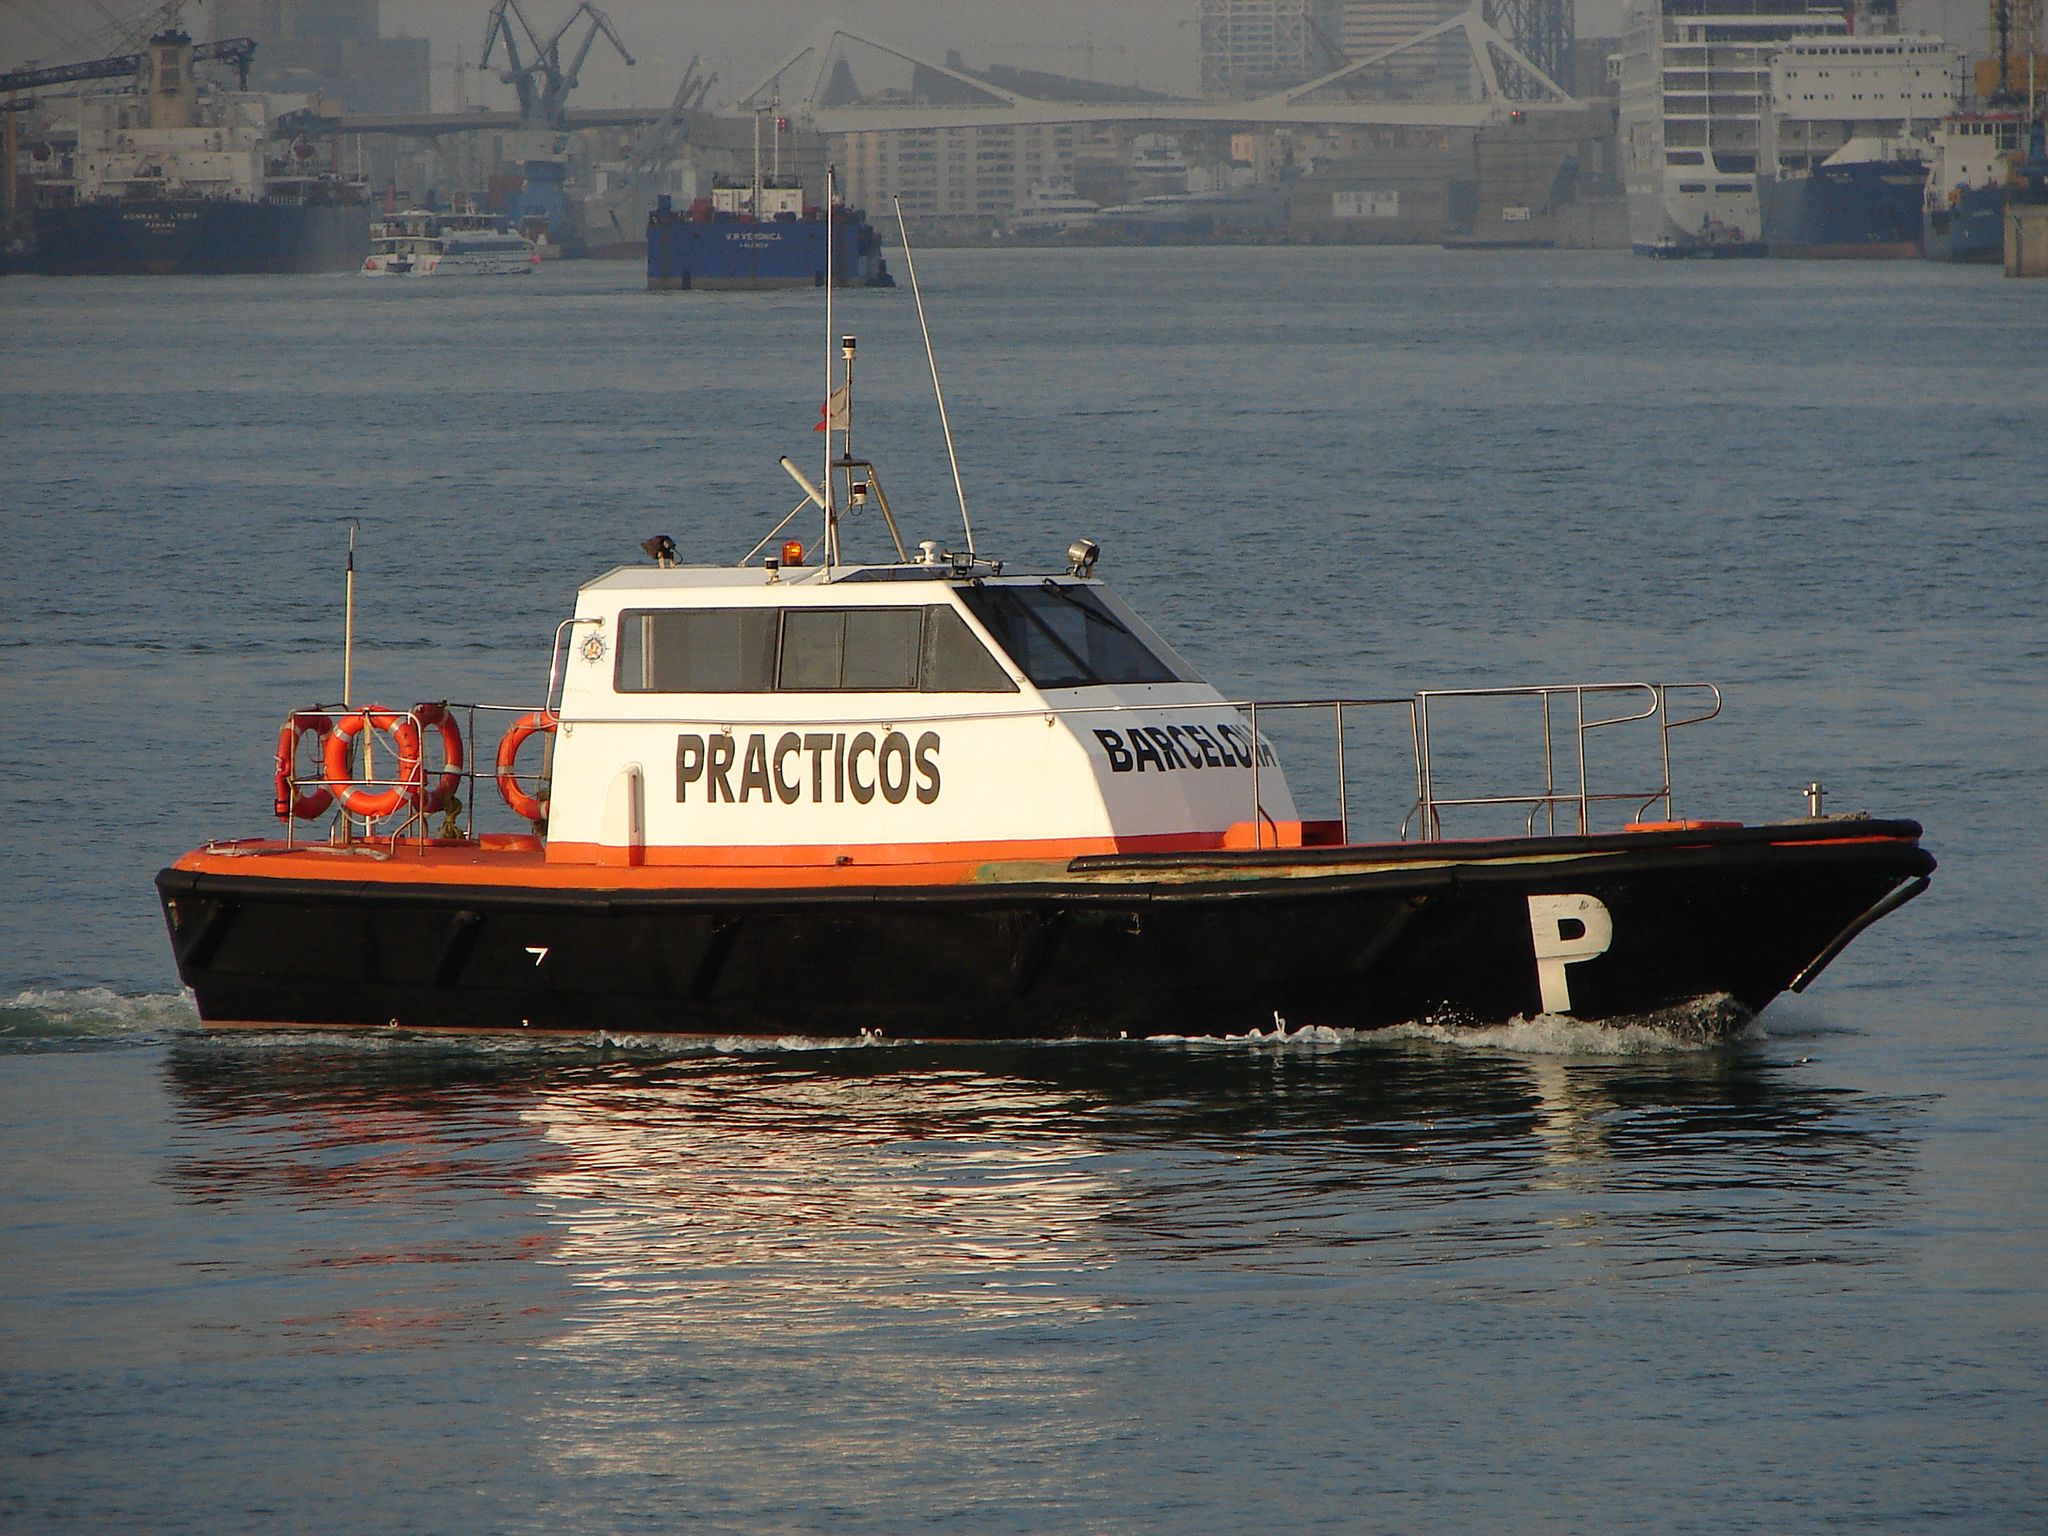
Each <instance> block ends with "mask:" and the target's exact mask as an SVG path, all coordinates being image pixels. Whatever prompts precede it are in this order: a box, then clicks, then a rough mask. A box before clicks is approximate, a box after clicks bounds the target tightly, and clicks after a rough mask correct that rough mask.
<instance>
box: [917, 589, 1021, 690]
mask: <svg viewBox="0 0 2048 1536" xmlns="http://www.w3.org/2000/svg"><path fill="white" fill-rule="evenodd" d="M918 676H919V677H921V678H922V679H923V681H924V691H925V692H926V693H1015V692H1016V691H1017V685H1016V684H1015V683H1014V682H1012V681H1011V680H1010V674H1009V673H1007V672H1005V671H1004V670H1003V668H1002V664H1001V663H1000V662H998V661H997V660H996V659H995V657H993V656H991V655H989V653H988V647H987V646H985V645H983V644H982V643H981V642H980V641H979V640H977V639H976V638H975V636H974V631H973V630H971V629H969V628H968V627H967V621H966V620H965V619H963V618H961V617H960V615H959V614H957V613H955V612H954V611H953V610H952V609H951V608H927V609H926V610H925V614H924V653H923V658H922V665H921V667H920V670H919V673H918Z"/></svg>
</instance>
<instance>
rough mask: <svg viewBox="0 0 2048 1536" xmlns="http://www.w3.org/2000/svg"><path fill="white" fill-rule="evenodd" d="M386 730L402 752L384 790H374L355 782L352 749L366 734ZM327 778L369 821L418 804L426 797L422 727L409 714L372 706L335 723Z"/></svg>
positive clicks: (346, 804)
mask: <svg viewBox="0 0 2048 1536" xmlns="http://www.w3.org/2000/svg"><path fill="white" fill-rule="evenodd" d="M366 730H368V731H382V732H383V733H384V734H385V735H387V736H389V737H390V738H391V744H392V746H393V747H395V748H396V749H397V751H398V771H397V772H396V773H394V774H393V775H392V776H391V779H392V780H393V781H395V782H389V781H380V782H386V784H387V787H385V788H383V789H374V790H373V789H371V788H369V787H368V786H367V785H362V784H358V783H356V782H355V772H354V769H353V767H352V765H351V764H350V763H349V747H350V745H351V744H352V743H353V742H354V741H355V739H356V738H357V737H358V736H360V735H362V733H363V732H364V731H366ZM326 762H327V777H328V778H329V779H330V780H332V781H333V783H334V786H335V788H334V798H335V799H337V800H339V801H340V802H341V808H342V809H343V810H345V811H347V812H348V813H349V814H350V815H351V816H361V817H363V818H364V819H366V820H369V821H376V820H378V819H379V818H380V817H384V816H389V815H390V814H391V813H392V812H393V811H396V810H397V809H398V808H399V807H400V806H406V805H418V804H419V803H420V800H421V798H422V794H423V791H422V785H421V775H420V728H419V726H418V724H417V723H416V722H415V721H414V720H413V717H412V716H411V715H409V714H404V713H401V712H400V711H398V710H395V709H384V708H382V707H381V706H379V705H375V704H372V705H371V706H370V707H369V708H368V709H359V710H357V711H356V712H355V713H354V714H349V715H343V716H342V717H341V718H340V719H339V720H337V721H336V722H335V723H334V734H333V735H331V736H329V737H328V738H327V755H326Z"/></svg>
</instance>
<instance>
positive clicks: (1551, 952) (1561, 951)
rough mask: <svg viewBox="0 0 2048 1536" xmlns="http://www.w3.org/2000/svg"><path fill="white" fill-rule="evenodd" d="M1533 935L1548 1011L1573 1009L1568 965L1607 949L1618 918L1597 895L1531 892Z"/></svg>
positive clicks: (1531, 933)
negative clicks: (1544, 894) (1556, 894)
mask: <svg viewBox="0 0 2048 1536" xmlns="http://www.w3.org/2000/svg"><path fill="white" fill-rule="evenodd" d="M1529 936H1530V937H1531V938H1532V939H1534V940H1535V941H1536V981H1537V984H1538V985H1539V986H1541V987H1542V989H1543V1011H1544V1012H1545V1013H1570V1012H1571V1011H1572V989H1571V983H1570V982H1569V981H1567V980H1566V979H1565V974H1564V968H1565V967H1566V966H1568V965H1575V964H1577V963H1578V962H1579V961H1581V960H1591V959H1592V958H1593V957H1594V956H1595V955H1604V954H1606V953H1607V946H1608V945H1609V944H1611V943H1613V942H1614V919H1613V918H1612V917H1610V916H1608V913H1607V908H1606V906H1605V905H1604V904H1603V903H1602V902H1601V900H1600V898H1599V897H1597V896H1531V897H1530V898H1529Z"/></svg>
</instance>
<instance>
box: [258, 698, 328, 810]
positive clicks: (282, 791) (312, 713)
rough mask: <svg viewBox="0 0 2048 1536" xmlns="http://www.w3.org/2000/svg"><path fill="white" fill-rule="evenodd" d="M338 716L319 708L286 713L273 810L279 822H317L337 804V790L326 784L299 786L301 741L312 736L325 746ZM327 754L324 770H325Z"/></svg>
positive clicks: (279, 738) (279, 736)
mask: <svg viewBox="0 0 2048 1536" xmlns="http://www.w3.org/2000/svg"><path fill="white" fill-rule="evenodd" d="M333 731H334V717H333V716H332V715H329V714H325V713H323V712H322V711H320V710H317V709H295V710H293V711H292V712H291V713H290V714H289V715H287V716H285V722H284V724H283V725H281V726H279V727H278V731H277V778H276V790H277V793H276V796H275V803H274V804H273V805H272V807H271V809H272V810H273V811H274V812H275V813H276V816H277V819H278V820H279V821H287V822H288V821H291V820H293V819H294V818H296V819H297V820H299V821H317V820H319V819H320V818H321V817H322V816H325V815H326V814H327V812H328V810H329V808H330V807H331V806H333V804H334V791H333V790H331V789H329V788H328V787H327V786H326V784H324V783H318V782H316V783H315V786H314V787H313V788H311V789H303V790H302V789H300V788H299V782H300V780H299V773H298V768H299V742H300V741H301V740H302V739H303V738H305V737H306V736H308V735H311V736H312V738H313V740H314V742H315V743H316V745H320V746H321V750H322V751H323V753H324V750H325V748H324V743H325V742H326V740H327V738H328V737H329V736H330V735H331V734H333ZM325 766H326V765H325V761H324V757H323V761H322V771H323V772H324V771H325Z"/></svg>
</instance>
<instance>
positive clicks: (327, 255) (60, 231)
mask: <svg viewBox="0 0 2048 1536" xmlns="http://www.w3.org/2000/svg"><path fill="white" fill-rule="evenodd" d="M369 251H370V208H369V206H368V205H367V204H362V203H260V202H230V201H226V200H221V201H213V200H207V199H202V198H151V199H130V200H127V201H122V202H99V203H80V204H77V205H75V206H73V207H69V208H45V209H41V210H39V211H38V212H37V214H36V270H37V271H38V272H40V273H42V274H43V275H44V276H45V277H133V276H170V275H173V274H184V275H207V276H221V275H231V274H251V273H284V272H352V271H354V270H356V269H357V268H358V267H360V266H361V265H362V264H363V258H364V257H365V256H367V255H368V254H369Z"/></svg>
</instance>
